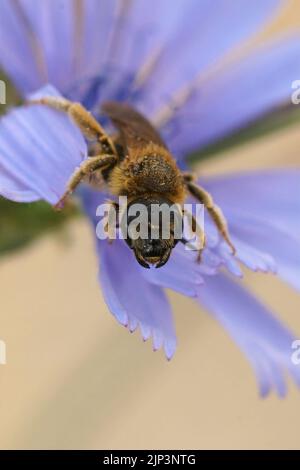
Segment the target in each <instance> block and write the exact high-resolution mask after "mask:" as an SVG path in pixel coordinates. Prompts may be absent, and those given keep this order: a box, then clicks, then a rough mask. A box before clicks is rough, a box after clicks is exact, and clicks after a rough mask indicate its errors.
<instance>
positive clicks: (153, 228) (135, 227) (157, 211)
mask: <svg viewBox="0 0 300 470" xmlns="http://www.w3.org/2000/svg"><path fill="white" fill-rule="evenodd" d="M126 215H127V227H126V237H125V239H126V242H127V244H128V245H129V247H130V248H131V249H132V250H133V251H134V254H135V257H136V259H137V261H138V263H139V264H140V265H141V266H143V267H144V268H149V267H150V266H149V265H150V264H152V265H155V267H156V268H160V267H161V266H163V265H164V264H166V262H167V261H168V259H169V257H170V254H171V252H172V249H173V248H174V246H175V245H176V243H177V242H178V239H179V238H181V237H180V236H179V237H176V236H175V235H176V233H177V232H176V227H182V217H181V210H180V209H179V208H178V207H177V206H176V205H175V204H173V203H172V202H170V201H168V200H167V199H162V198H159V197H155V198H154V197H151V198H143V199H136V200H135V201H133V202H131V204H129V205H128V208H127V214H126Z"/></svg>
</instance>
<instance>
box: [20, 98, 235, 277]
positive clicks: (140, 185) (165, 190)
mask: <svg viewBox="0 0 300 470" xmlns="http://www.w3.org/2000/svg"><path fill="white" fill-rule="evenodd" d="M29 104H38V105H45V106H48V107H50V108H53V109H55V110H58V111H61V112H64V113H67V114H68V116H69V117H70V118H71V120H72V121H73V123H74V124H75V125H76V126H78V128H79V129H80V131H81V132H82V134H83V135H84V136H85V137H86V138H87V139H88V140H91V141H93V142H94V143H95V142H96V144H97V148H98V149H99V150H98V152H96V154H93V155H90V156H89V157H88V158H87V159H85V160H84V161H83V162H82V164H81V166H80V167H79V168H78V169H77V170H76V171H75V172H74V174H73V175H72V176H71V179H70V181H69V183H68V187H67V188H66V192H65V194H64V195H63V196H62V198H61V200H60V201H59V202H58V204H57V205H56V207H57V208H60V209H61V208H63V206H64V203H65V201H66V199H67V198H68V197H69V196H70V195H71V194H72V193H73V191H74V190H75V189H76V187H77V186H78V185H79V183H80V182H81V181H82V180H86V179H87V178H88V179H89V180H90V181H91V180H92V179H93V176H94V175H95V174H99V172H100V173H101V176H102V178H103V181H105V183H106V184H107V187H108V189H109V191H110V193H111V194H112V195H114V196H126V197H127V200H128V206H127V210H128V211H129V209H130V207H131V205H132V204H143V205H144V206H145V207H146V209H147V211H148V214H149V220H150V211H151V207H153V205H156V207H158V210H159V208H160V207H161V206H162V205H163V204H167V205H168V206H172V205H174V204H175V205H177V206H179V207H181V208H183V204H184V201H185V199H186V197H187V195H188V194H190V195H192V196H193V197H194V198H195V199H196V200H197V201H199V202H200V203H201V204H203V205H204V206H205V208H206V209H207V211H208V213H209V214H210V216H211V218H212V220H213V221H214V223H215V225H216V227H217V229H218V231H219V233H220V234H221V236H222V237H223V238H224V240H225V241H226V242H227V244H228V245H229V246H230V248H231V250H232V253H233V254H234V253H235V248H234V246H233V244H232V242H231V240H230V237H229V233H228V228H227V223H226V220H225V218H224V216H223V214H222V212H221V210H220V208H219V207H218V206H216V205H215V204H214V201H213V199H212V196H211V195H210V194H209V193H208V192H207V191H206V190H205V189H204V188H202V187H201V186H199V185H198V184H197V183H196V181H195V179H194V177H193V175H192V174H190V173H184V172H182V171H181V170H180V169H179V168H178V166H177V164H176V161H175V159H174V158H173V156H172V155H171V153H170V151H169V150H168V148H167V146H166V144H165V142H164V141H163V140H162V138H161V136H160V135H159V133H158V131H157V130H156V129H155V127H154V126H153V125H152V124H151V123H150V122H149V121H148V119H147V118H146V117H145V116H143V115H142V114H141V113H139V112H138V111H137V110H136V109H134V108H133V107H131V106H129V105H128V104H124V103H118V102H106V103H104V104H103V106H102V111H103V113H104V114H105V115H106V116H107V117H108V118H109V119H110V120H111V122H112V124H113V125H114V126H115V128H116V130H117V133H116V135H113V136H110V135H109V134H107V133H106V132H105V130H104V129H103V127H102V126H101V125H100V123H99V122H98V121H97V120H96V119H95V118H94V117H93V116H92V114H91V113H89V112H88V111H87V110H86V109H85V108H84V107H83V106H82V105H81V104H80V103H74V102H71V101H69V100H66V99H64V98H60V97H50V96H49V97H44V98H41V99H38V100H33V101H30V102H29ZM94 153H95V152H94ZM95 181H97V178H96V179H95ZM111 204H112V206H114V207H115V208H116V209H118V205H117V203H115V202H111ZM192 224H193V228H195V224H196V221H195V219H194V218H192ZM173 225H174V220H173ZM173 228H174V227H173ZM161 232H162V231H161V220H160V221H159V226H158V233H159V236H158V237H154V238H153V236H152V238H151V234H150V235H148V238H141V237H136V238H134V239H133V237H131V236H130V233H128V234H127V235H128V236H127V237H126V242H127V244H128V246H129V247H130V248H131V249H132V250H133V251H134V254H135V257H136V259H137V261H138V263H139V264H140V265H141V266H143V267H144V268H149V267H150V266H149V264H151V265H155V267H156V268H159V267H161V266H163V265H164V264H165V263H166V262H167V261H168V259H169V257H170V255H171V252H172V250H173V248H174V247H175V245H176V243H177V242H178V239H175V238H174V232H173V231H172V227H171V230H170V237H169V238H168V239H165V238H163V237H162V236H161ZM200 239H201V246H200V249H199V256H198V260H200V257H201V252H202V250H203V248H204V246H205V234H204V232H203V230H202V229H201V230H200ZM180 241H181V242H182V243H187V241H186V240H185V239H184V238H181V240H180Z"/></svg>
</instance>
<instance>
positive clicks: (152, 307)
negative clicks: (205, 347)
mask: <svg viewBox="0 0 300 470" xmlns="http://www.w3.org/2000/svg"><path fill="white" fill-rule="evenodd" d="M98 251H99V255H100V283H101V287H102V291H103V295H104V298H105V301H106V303H107V305H108V307H109V309H110V311H111V312H112V314H113V315H114V316H115V317H116V319H117V320H118V321H119V322H120V323H121V324H122V325H125V326H128V327H129V329H130V330H131V331H133V330H134V329H135V328H136V327H137V326H139V327H140V329H141V332H142V335H143V338H144V340H147V339H148V338H149V337H150V336H152V340H153V349H154V350H157V349H160V348H161V347H163V348H164V350H165V354H166V356H167V358H168V359H171V357H172V356H173V354H174V352H175V349H176V335H175V330H174V325H173V318H172V312H171V309H170V305H169V303H168V301H167V298H166V296H165V294H164V292H163V290H162V289H161V288H160V287H157V286H155V285H152V284H150V283H149V282H148V281H147V280H145V278H144V277H143V276H142V274H141V270H140V268H139V266H138V265H137V262H136V260H135V259H134V255H133V254H132V252H131V251H130V250H129V248H128V247H127V246H126V245H125V242H124V240H114V242H113V244H112V245H110V244H108V242H107V241H106V240H105V241H102V242H101V241H98Z"/></svg>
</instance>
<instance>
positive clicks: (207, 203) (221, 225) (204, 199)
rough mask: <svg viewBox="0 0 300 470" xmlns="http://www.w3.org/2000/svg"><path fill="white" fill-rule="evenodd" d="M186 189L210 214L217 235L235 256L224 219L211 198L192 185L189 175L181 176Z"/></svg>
mask: <svg viewBox="0 0 300 470" xmlns="http://www.w3.org/2000/svg"><path fill="white" fill-rule="evenodd" d="M183 178H184V181H185V184H186V188H187V189H188V191H189V192H190V194H191V195H192V196H194V197H195V198H196V199H197V200H198V201H199V202H201V204H203V205H204V207H205V208H206V209H207V211H208V213H209V214H210V216H211V218H212V220H213V222H214V223H215V225H216V227H217V229H218V231H219V233H220V234H221V236H222V237H223V238H224V240H225V241H226V243H227V245H228V246H229V247H230V248H231V251H232V254H233V255H235V253H236V249H235V246H234V245H233V243H232V241H231V240H230V236H229V232H228V227H227V222H226V219H225V217H224V215H223V213H222V211H221V209H220V208H219V207H218V206H217V205H216V204H215V203H214V201H213V198H212V196H211V195H210V194H209V192H207V191H206V190H205V189H204V188H202V187H201V186H199V185H198V184H196V183H194V181H193V180H194V177H193V176H192V175H190V174H184V175H183Z"/></svg>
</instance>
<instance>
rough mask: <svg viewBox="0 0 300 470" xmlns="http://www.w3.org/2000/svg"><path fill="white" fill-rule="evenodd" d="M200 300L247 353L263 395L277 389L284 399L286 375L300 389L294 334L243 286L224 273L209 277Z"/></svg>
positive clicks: (199, 297)
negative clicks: (294, 355)
mask: <svg viewBox="0 0 300 470" xmlns="http://www.w3.org/2000/svg"><path fill="white" fill-rule="evenodd" d="M216 293H217V295H216ZM198 299H199V303H200V304H201V305H203V306H204V307H205V308H207V309H208V310H209V311H210V312H211V313H212V314H213V316H214V317H215V318H216V319H217V320H218V321H219V322H220V323H221V324H222V326H223V327H224V328H225V330H227V332H228V333H229V334H230V336H231V337H232V339H233V340H234V341H235V342H236V344H237V345H238V346H239V348H240V349H241V350H242V351H243V352H244V354H245V356H246V357H247V359H248V360H249V362H250V364H251V365H252V367H253V369H254V372H255V375H256V378H257V382H258V388H259V393H260V396H262V397H266V396H267V395H269V394H270V393H271V391H273V390H274V391H275V392H276V393H277V395H278V396H279V397H281V398H283V397H285V395H286V393H287V381H286V378H287V375H289V376H290V377H291V378H292V379H293V381H294V382H295V383H296V385H297V386H298V387H300V364H299V365H295V364H294V363H293V348H292V346H293V344H294V337H295V335H293V334H292V333H291V332H290V331H289V330H288V329H287V328H286V327H285V326H284V325H283V324H282V323H281V322H280V321H279V320H278V319H277V318H276V317H275V316H274V315H273V314H272V313H271V312H270V311H268V309H267V308H266V307H265V306H263V305H262V304H261V303H260V302H259V301H258V300H257V299H255V297H253V296H252V295H251V294H250V293H249V292H247V290H245V289H244V288H243V287H242V286H241V285H240V283H238V282H236V281H233V280H231V279H230V278H229V277H227V276H225V275H223V274H219V275H218V276H214V277H211V278H207V279H206V282H205V284H204V285H203V286H201V287H200V288H199V296H198ZM299 356H300V355H299ZM294 362H295V361H294Z"/></svg>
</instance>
